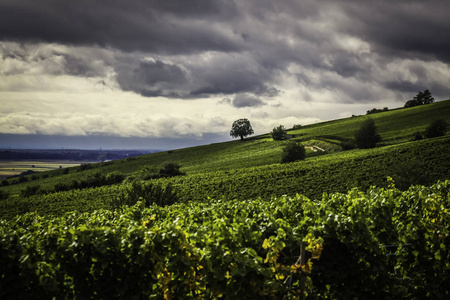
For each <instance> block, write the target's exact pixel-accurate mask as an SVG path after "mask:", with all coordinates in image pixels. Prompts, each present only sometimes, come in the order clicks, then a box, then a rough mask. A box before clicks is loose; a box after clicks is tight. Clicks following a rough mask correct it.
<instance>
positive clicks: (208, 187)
mask: <svg viewBox="0 0 450 300" xmlns="http://www.w3.org/2000/svg"><path fill="white" fill-rule="evenodd" d="M448 149H450V136H447V137H442V138H438V139H432V140H422V141H417V142H410V143H405V144H399V145H393V146H389V147H380V148H375V149H371V150H364V151H361V150H354V151H344V152H337V153H332V154H328V155H324V156H319V157H314V158H310V159H307V160H305V161H301V162H297V163H291V164H272V165H268V166H260V167H253V168H245V169H237V170H233V171H217V172H207V173H203V174H193V175H185V176H177V177H172V178H161V179H154V180H152V183H154V184H156V185H161V186H167V185H171V186H172V187H173V189H174V191H175V192H176V194H177V199H178V200H177V202H183V203H188V202H191V201H202V200H204V199H206V198H213V199H238V200H247V199H254V198H258V197H261V198H262V199H270V198H271V197H273V196H276V197H279V196H282V195H288V196H295V195H296V194H297V193H300V194H303V195H305V196H307V197H309V198H311V199H320V198H321V197H322V194H323V193H332V192H341V193H344V192H346V191H348V190H349V189H351V188H353V187H358V188H360V189H362V190H366V189H367V188H369V187H370V186H371V185H377V186H386V178H387V176H392V177H393V178H394V180H395V181H396V183H397V186H398V187H399V188H401V189H403V190H404V189H407V188H408V187H409V186H410V185H412V184H424V185H430V184H432V183H434V182H436V181H438V180H440V179H445V178H450V151H448ZM105 177H107V178H110V177H113V176H111V175H107V176H105ZM129 185H130V184H126V183H124V184H121V185H106V186H101V187H94V188H87V189H74V190H69V191H60V192H56V193H50V194H46V195H35V196H29V197H9V198H8V199H4V200H2V201H0V218H5V219H11V218H13V217H14V216H15V215H17V214H22V213H26V212H38V213H39V214H41V215H45V214H53V215H62V214H64V213H65V212H67V211H73V210H78V211H81V212H89V211H93V210H94V209H101V208H104V209H109V208H112V207H111V206H110V202H111V201H109V200H110V199H112V198H115V197H116V195H117V194H118V193H119V192H120V191H121V190H123V189H124V188H126V187H127V186H129Z"/></svg>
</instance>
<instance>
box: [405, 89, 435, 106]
mask: <svg viewBox="0 0 450 300" xmlns="http://www.w3.org/2000/svg"><path fill="white" fill-rule="evenodd" d="M433 102H434V98H433V96H431V92H430V91H429V90H424V91H423V92H420V91H419V93H418V94H417V95H416V96H415V97H414V98H413V99H412V100H408V101H406V103H405V107H414V106H419V105H424V104H430V103H433Z"/></svg>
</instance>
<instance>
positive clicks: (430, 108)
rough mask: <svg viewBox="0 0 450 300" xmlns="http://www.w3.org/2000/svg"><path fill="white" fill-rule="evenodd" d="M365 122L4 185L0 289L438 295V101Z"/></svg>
mask: <svg viewBox="0 0 450 300" xmlns="http://www.w3.org/2000/svg"><path fill="white" fill-rule="evenodd" d="M370 117H371V118H373V120H374V121H375V124H376V125H377V128H378V129H379V133H380V135H381V136H382V142H381V144H380V145H379V146H378V147H376V148H373V149H364V150H363V149H351V150H347V149H346V148H345V147H344V145H345V143H347V142H348V141H349V140H350V139H351V138H352V135H353V133H354V129H355V128H356V127H357V126H358V124H360V123H361V122H362V121H363V120H365V119H366V118H367V116H360V117H352V118H347V119H341V120H335V121H330V122H325V123H321V124H314V125H309V126H303V127H301V128H298V129H295V130H291V131H289V133H290V134H292V135H293V139H294V140H297V141H298V142H300V143H302V144H303V145H305V146H308V147H310V148H313V147H314V146H316V147H320V148H323V149H324V150H325V151H318V152H313V151H312V150H308V151H307V153H306V159H305V160H303V161H298V162H294V163H286V164H282V163H280V155H281V152H282V148H283V146H284V145H285V144H286V143H288V142H289V141H273V140H272V139H271V138H270V137H269V135H261V136H257V137H253V138H250V139H247V140H245V141H232V142H225V143H218V144H211V145H205V146H199V147H192V148H186V149H177V150H171V151H165V152H160V153H154V154H150V155H144V156H140V157H133V158H128V159H123V160H117V161H111V162H104V163H97V164H83V165H81V166H77V167H71V168H63V169H57V170H52V171H48V172H41V173H34V174H30V175H26V176H20V177H17V178H10V179H8V180H3V181H2V182H1V184H0V265H1V266H2V267H1V268H0V273H1V277H0V299H30V298H33V299H52V298H53V299H74V298H76V299H147V298H151V299H230V298H235V299H305V297H306V298H307V299H449V298H450V294H449V293H450V290H449V288H448V287H449V286H450V251H449V247H450V234H449V228H450V211H449V209H450V208H449V206H450V193H449V190H450V181H448V179H450V151H449V149H450V135H448V134H447V135H444V136H441V137H436V138H428V139H422V140H412V136H413V134H414V133H416V132H423V130H424V129H425V128H426V127H427V125H428V124H430V122H431V121H432V120H434V119H436V118H440V119H443V120H447V122H449V123H450V101H449V100H447V101H442V102H438V103H434V104H430V105H426V106H423V107H413V108H408V109H400V110H393V111H383V112H380V113H377V114H374V115H371V116H370ZM167 166H171V167H172V168H178V167H179V166H181V168H180V170H178V169H175V171H176V172H174V173H170V172H168V171H167V170H169V171H170V170H172V171H174V169H170V168H169V169H164V168H166V167H167ZM177 166H178V167H177Z"/></svg>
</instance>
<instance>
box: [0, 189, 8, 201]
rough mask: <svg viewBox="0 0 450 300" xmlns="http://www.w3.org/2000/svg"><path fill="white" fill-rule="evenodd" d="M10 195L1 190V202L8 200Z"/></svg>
mask: <svg viewBox="0 0 450 300" xmlns="http://www.w3.org/2000/svg"><path fill="white" fill-rule="evenodd" d="M8 197H9V193H8V192H6V191H2V190H0V200H4V199H8Z"/></svg>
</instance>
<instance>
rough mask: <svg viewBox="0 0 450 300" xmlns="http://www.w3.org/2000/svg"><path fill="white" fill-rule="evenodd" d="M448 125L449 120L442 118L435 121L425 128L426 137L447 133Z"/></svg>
mask: <svg viewBox="0 0 450 300" xmlns="http://www.w3.org/2000/svg"><path fill="white" fill-rule="evenodd" d="M447 125H448V124H447V122H445V121H444V120H442V119H438V120H435V121H433V123H431V124H430V125H429V126H428V127H427V128H426V129H425V137H426V138H428V139H429V138H434V137H438V136H443V135H445V133H446V132H447Z"/></svg>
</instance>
